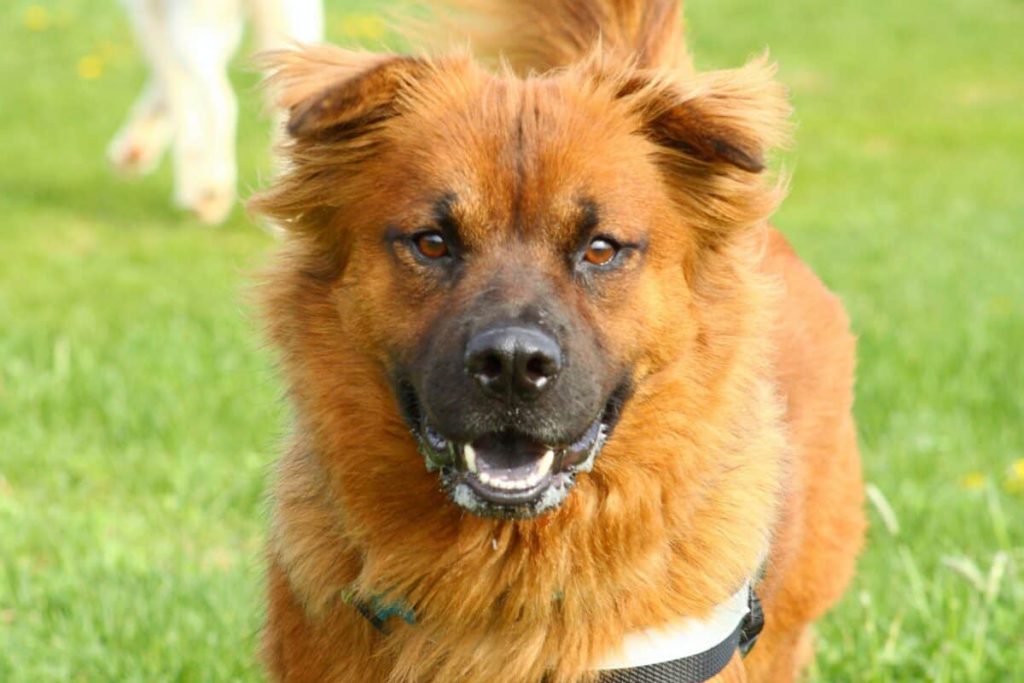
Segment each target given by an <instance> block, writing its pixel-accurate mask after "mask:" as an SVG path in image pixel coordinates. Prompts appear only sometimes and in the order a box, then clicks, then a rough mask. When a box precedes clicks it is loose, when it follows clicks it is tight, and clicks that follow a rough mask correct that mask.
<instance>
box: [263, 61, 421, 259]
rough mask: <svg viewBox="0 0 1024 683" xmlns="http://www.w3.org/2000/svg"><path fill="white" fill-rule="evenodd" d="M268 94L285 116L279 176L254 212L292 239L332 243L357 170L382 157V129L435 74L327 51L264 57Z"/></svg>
mask: <svg viewBox="0 0 1024 683" xmlns="http://www.w3.org/2000/svg"><path fill="white" fill-rule="evenodd" d="M260 65H261V66H262V67H263V68H264V69H265V70H267V71H268V72H269V74H270V75H269V76H268V77H267V81H266V86H267V89H268V90H269V91H270V95H271V97H272V101H273V102H274V103H275V104H276V107H277V109H278V110H279V111H280V112H282V113H283V115H284V116H285V125H284V132H286V133H287V138H288V140H287V144H285V145H282V146H279V147H278V150H277V151H278V153H279V155H280V160H279V172H278V174H277V177H276V178H275V179H274V182H273V183H272V184H271V185H270V187H268V188H266V189H265V190H264V191H263V192H261V193H259V194H257V195H256V196H255V197H253V198H252V199H251V200H250V202H249V206H250V208H251V209H253V210H254V211H255V212H257V213H259V214H262V215H263V216H264V217H265V218H267V219H269V220H270V221H272V222H273V223H274V224H275V225H277V226H280V227H282V228H285V229H287V230H288V231H290V232H304V233H307V234H311V235H312V234H316V235H318V236H319V237H320V238H324V239H327V238H329V237H330V236H331V230H328V229H326V228H327V227H328V226H329V225H331V224H332V221H333V218H334V216H335V213H336V209H337V207H338V206H339V205H341V204H343V203H344V193H345V192H346V187H347V186H348V183H350V182H351V181H352V179H353V178H355V177H357V174H353V173H352V169H353V168H354V167H355V166H357V165H358V164H360V163H362V162H363V161H365V160H366V159H367V158H368V157H370V156H372V155H373V154H374V153H375V152H376V151H377V149H378V145H379V143H380V136H379V135H377V133H378V132H379V130H380V124H382V123H384V122H385V121H387V120H388V119H390V118H393V117H395V116H397V115H398V114H399V113H400V108H401V103H402V101H403V99H402V98H403V93H404V92H405V90H406V86H407V85H412V84H413V82H417V83H421V82H422V81H423V79H424V78H425V77H426V76H427V75H428V74H429V73H431V72H432V70H433V69H434V68H435V67H434V66H433V64H432V63H431V62H428V61H427V60H425V59H418V58H415V57H404V56H398V55H380V54H373V53H368V52H357V51H351V50H343V49H340V48H335V47H329V46H323V47H313V48H304V49H299V50H281V51H278V52H272V53H268V54H266V55H264V56H263V57H262V58H260Z"/></svg>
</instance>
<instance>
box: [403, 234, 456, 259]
mask: <svg viewBox="0 0 1024 683" xmlns="http://www.w3.org/2000/svg"><path fill="white" fill-rule="evenodd" d="M412 243H413V245H414V246H415V247H416V251H418V252H419V253H420V254H421V255H422V256H424V257H425V258H428V259H430V260H432V261H433V260H436V259H441V258H444V257H445V256H448V254H449V252H448V243H447V242H446V241H445V239H444V236H443V235H441V233H439V232H421V233H420V234H418V235H415V236H413V238H412Z"/></svg>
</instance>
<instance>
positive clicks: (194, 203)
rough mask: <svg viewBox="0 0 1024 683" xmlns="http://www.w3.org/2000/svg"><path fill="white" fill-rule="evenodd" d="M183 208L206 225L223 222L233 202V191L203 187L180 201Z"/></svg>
mask: <svg viewBox="0 0 1024 683" xmlns="http://www.w3.org/2000/svg"><path fill="white" fill-rule="evenodd" d="M181 203H182V205H183V206H184V208H186V209H188V210H189V211H191V212H192V215H194V216H195V217H196V218H198V219H199V220H200V221H201V222H202V223H205V224H206V225H219V224H221V223H223V222H224V221H225V220H226V219H227V217H228V215H229V214H230V213H231V209H232V207H233V206H234V204H235V193H234V191H233V190H231V189H228V188H214V187H210V188H205V189H202V190H199V191H198V192H196V193H195V194H194V196H193V197H192V198H191V199H189V200H188V201H185V202H181Z"/></svg>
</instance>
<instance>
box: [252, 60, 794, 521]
mask: <svg viewBox="0 0 1024 683" xmlns="http://www.w3.org/2000/svg"><path fill="white" fill-rule="evenodd" d="M276 60H277V62H276V67H277V76H276V77H275V82H276V84H277V86H278V87H279V90H280V93H281V101H282V103H283V105H284V106H285V107H287V108H288V109H289V111H290V120H289V122H288V132H289V136H290V138H291V139H290V143H289V144H288V146H287V148H286V155H287V160H288V163H289V165H290V167H289V169H288V170H287V172H286V173H285V174H284V175H283V177H282V178H280V179H279V180H278V182H277V183H276V184H275V186H274V187H273V188H272V189H271V190H270V191H269V192H268V193H266V194H265V195H263V196H262V197H259V198H257V200H256V207H257V209H258V210H260V211H262V212H264V213H266V214H268V215H270V216H272V217H273V218H275V219H276V220H278V221H279V222H280V223H282V224H283V225H285V226H286V227H288V228H289V232H290V234H291V236H292V240H293V242H294V243H295V244H301V245H302V246H301V249H299V250H298V251H302V253H303V254H304V257H303V258H304V261H303V265H301V268H303V269H305V270H307V271H309V273H310V277H312V278H313V279H314V280H315V281H317V282H319V283H321V284H324V285H325V291H328V290H329V291H330V293H331V298H330V301H329V302H325V304H327V306H328V308H330V309H331V310H332V313H331V315H336V316H337V318H338V320H340V321H341V323H340V325H339V326H338V328H337V329H338V330H340V331H341V336H340V337H339V338H338V339H337V340H335V342H334V343H335V345H336V350H337V353H338V354H345V355H348V356H350V358H349V362H350V363H351V364H352V365H359V367H360V368H361V370H360V372H361V373H363V374H361V375H360V377H361V379H359V380H358V381H360V382H369V383H370V384H374V383H376V384H377V385H384V384H386V386H387V387H389V389H390V392H391V395H392V397H393V408H394V412H395V413H396V414H398V415H400V416H401V417H402V419H403V420H404V422H405V424H406V425H407V427H408V429H409V430H410V431H411V434H412V436H411V437H406V438H409V439H410V441H414V442H415V444H416V445H417V446H418V449H419V451H420V452H421V453H422V455H423V457H424V458H425V462H426V467H427V469H429V470H430V471H436V472H437V473H438V476H439V477H440V478H441V481H442V482H443V487H444V489H445V490H446V491H447V492H448V494H449V496H450V498H451V500H452V501H454V503H455V504H457V505H459V506H461V507H462V508H464V509H465V510H468V511H470V512H472V513H475V514H478V515H483V516H498V517H510V518H522V517H530V516H535V515H539V514H541V513H544V512H546V511H549V510H552V509H554V508H555V507H557V506H558V505H559V504H560V503H562V501H563V500H565V498H566V497H567V496H568V495H569V493H570V490H571V489H572V488H573V486H574V482H575V480H576V478H577V477H578V476H580V473H582V472H586V471H588V470H590V469H591V468H593V467H594V466H595V462H600V455H601V451H602V448H603V447H604V446H605V445H606V444H607V443H609V441H613V440H614V439H615V429H616V424H617V422H618V421H619V419H620V417H621V416H622V414H623V412H624V411H628V410H629V407H630V401H631V397H632V396H633V395H634V393H636V392H637V390H638V389H640V388H642V385H643V384H644V382H645V381H647V379H648V378H649V377H652V376H654V375H657V373H659V372H660V371H661V370H663V369H665V368H667V367H669V366H679V365H680V364H682V366H683V367H684V368H686V370H685V371H686V373H688V376H692V378H693V381H695V382H698V383H699V382H701V381H704V380H706V381H708V382H711V381H713V379H712V378H711V377H710V375H707V376H703V379H702V372H701V364H702V363H710V362H712V360H713V357H714V355H715V351H714V349H710V350H709V348H708V345H709V339H708V338H707V336H706V332H707V329H706V322H707V321H706V319H705V315H706V313H707V312H706V311H705V310H704V307H705V306H706V305H707V304H708V302H709V301H712V300H714V299H715V298H716V297H718V298H726V296H725V294H724V292H726V291H727V290H728V288H729V286H730V284H729V281H728V280H729V278H730V277H731V275H730V272H729V270H728V266H726V265H719V264H718V262H719V261H723V262H724V261H725V259H724V257H723V256H722V255H723V254H724V253H726V252H728V251H729V250H730V249H731V248H732V245H734V244H736V243H737V241H738V240H739V239H740V237H739V236H741V235H742V234H743V233H744V232H746V231H749V229H750V228H751V227H752V226H755V225H757V224H759V223H761V222H762V221H763V219H764V218H765V217H766V216H767V215H768V214H769V213H770V212H771V210H772V209H773V208H774V206H775V204H776V202H777V199H778V195H779V192H778V189H777V187H775V186H773V185H771V184H769V183H765V182H764V180H763V178H761V177H760V174H761V171H762V169H763V165H764V163H763V160H762V159H763V154H764V152H765V150H766V148H768V147H769V146H771V145H773V144H774V143H775V142H776V141H777V139H778V137H779V135H780V129H781V128H782V125H783V121H784V118H785V115H786V105H785V102H784V98H783V97H782V95H781V93H780V89H779V88H778V87H777V86H776V85H775V84H774V81H773V80H772V78H771V70H770V69H769V68H767V67H766V66H765V65H764V64H763V63H760V62H758V63H754V64H752V65H750V66H748V67H746V68H745V69H741V70H736V71H730V72H712V73H710V74H703V75H700V76H690V77H686V78H681V79H675V80H674V79H672V78H669V77H667V76H666V75H664V74H658V73H653V72H645V71H639V70H634V69H629V68H610V67H605V66H604V65H603V64H602V63H601V61H600V59H599V58H597V57H595V58H593V59H591V60H588V61H586V62H584V63H582V64H580V65H578V66H576V67H573V68H571V69H568V70H565V71H560V72H553V73H552V74H550V75H545V76H538V77H531V78H528V79H520V78H516V77H514V76H512V75H511V74H509V73H497V74H495V73H490V72H487V71H485V70H483V69H481V68H480V67H478V66H476V65H475V64H474V63H473V62H472V61H471V60H470V59H468V58H466V57H463V56H458V55H457V56H453V57H448V58H443V59H436V60H429V59H426V58H412V57H400V56H379V55H368V54H364V53H352V52H346V51H342V50H334V49H327V48H318V49H315V50H310V51H305V52H288V53H283V54H280V55H278V56H277V57H276ZM313 271H315V273H314V272H313ZM279 305H280V304H279ZM321 310H323V308H322V307H321ZM720 313H721V311H719V313H718V314H720ZM723 324H724V325H725V326H726V327H728V322H727V321H726V322H725V323H723ZM278 334H279V336H280V335H287V334H288V331H287V330H284V331H280V330H279V332H278ZM325 334H326V333H325ZM710 342H711V343H713V340H710ZM365 368H372V370H371V371H370V374H372V375H376V376H375V377H372V378H369V379H368V378H366V376H365V373H366V370H365ZM353 381H356V380H353ZM348 390H350V391H352V392H359V391H360V388H359V387H358V386H350V387H348ZM641 393H642V392H641ZM684 398H685V397H683V398H681V399H680V400H683V399H684ZM690 398H691V399H692V397H690ZM686 400H689V399H686ZM402 466H404V467H410V468H411V467H415V466H416V465H415V464H414V463H412V462H407V463H404V465H402ZM419 467H422V465H419Z"/></svg>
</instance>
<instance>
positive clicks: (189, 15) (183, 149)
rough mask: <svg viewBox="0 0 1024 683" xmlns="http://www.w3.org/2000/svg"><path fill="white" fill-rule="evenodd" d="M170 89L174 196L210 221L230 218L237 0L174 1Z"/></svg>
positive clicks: (239, 33) (170, 15)
mask: <svg viewBox="0 0 1024 683" xmlns="http://www.w3.org/2000/svg"><path fill="white" fill-rule="evenodd" d="M167 29H168V35H169V37H170V44H171V46H172V48H173V56H174V59H173V62H172V63H171V64H169V65H168V66H169V74H168V78H167V80H168V90H169V92H170V93H171V102H172V110H173V115H174V131H175V132H174V181H175V199H176V201H177V202H178V203H179V204H180V205H182V206H183V207H185V208H187V209H190V210H191V211H193V212H194V213H195V214H196V216H197V217H198V218H199V219H200V220H202V221H204V222H207V223H219V222H221V221H223V220H224V218H226V217H227V214H228V213H229V212H230V211H231V207H232V205H233V204H234V200H235V184H236V177H237V170H236V166H235V128H236V125H237V118H238V104H237V102H236V101H235V96H234V93H233V92H232V89H231V83H230V81H229V80H228V74H227V67H228V61H229V60H230V59H231V56H232V55H233V54H234V52H235V50H236V49H237V48H238V44H239V42H240V40H241V36H242V14H241V7H240V6H239V5H238V3H237V2H234V1H231V2H181V3H172V4H171V6H170V7H169V8H168V12H167Z"/></svg>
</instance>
